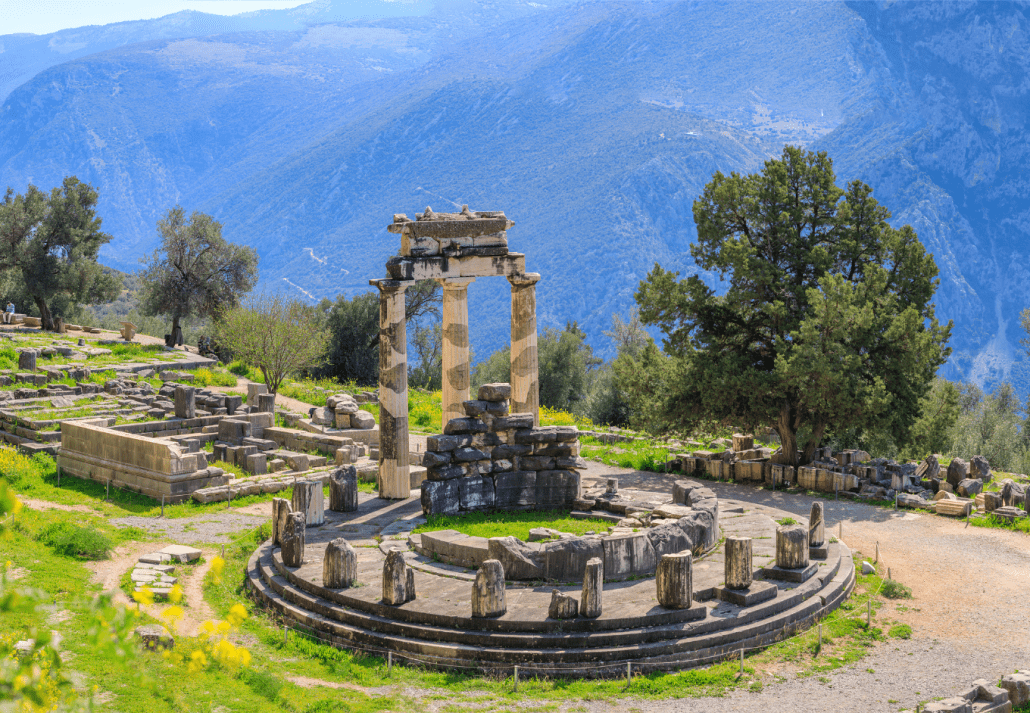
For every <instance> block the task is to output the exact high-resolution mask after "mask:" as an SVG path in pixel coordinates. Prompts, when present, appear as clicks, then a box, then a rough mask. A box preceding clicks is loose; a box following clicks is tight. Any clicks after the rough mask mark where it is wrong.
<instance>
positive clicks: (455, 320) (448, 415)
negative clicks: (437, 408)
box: [439, 277, 475, 432]
mask: <svg viewBox="0 0 1030 713" xmlns="http://www.w3.org/2000/svg"><path fill="white" fill-rule="evenodd" d="M473 281H475V278H474V277H460V278H456V279H447V280H439V283H440V284H441V285H442V286H443V353H442V361H443V396H442V399H441V406H442V408H443V423H442V424H441V426H440V429H441V432H442V430H443V427H444V426H446V425H447V422H448V421H450V420H451V419H452V418H462V417H464V415H465V409H463V408H462V405H461V404H462V402H463V401H468V400H469V380H470V373H469V294H468V287H469V285H470V284H472V282H473Z"/></svg>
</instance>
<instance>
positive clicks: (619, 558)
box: [602, 532, 656, 579]
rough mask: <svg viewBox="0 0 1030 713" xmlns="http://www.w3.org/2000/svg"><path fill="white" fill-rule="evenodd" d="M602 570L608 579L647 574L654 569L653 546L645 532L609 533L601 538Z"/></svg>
mask: <svg viewBox="0 0 1030 713" xmlns="http://www.w3.org/2000/svg"><path fill="white" fill-rule="evenodd" d="M602 549H603V552H604V571H605V574H606V575H607V576H608V578H609V579H615V578H620V577H627V576H629V575H634V574H636V575H647V574H651V573H652V572H654V571H655V565H656V559H655V551H654V547H653V546H652V545H651V540H650V539H649V538H648V536H647V533H644V532H633V533H628V534H625V535H611V536H609V537H605V538H604V539H603V540H602Z"/></svg>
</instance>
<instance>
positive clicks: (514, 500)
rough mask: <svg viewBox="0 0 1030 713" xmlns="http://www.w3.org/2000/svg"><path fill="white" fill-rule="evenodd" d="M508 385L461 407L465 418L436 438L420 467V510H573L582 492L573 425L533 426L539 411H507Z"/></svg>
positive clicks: (487, 388) (488, 389)
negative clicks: (422, 472)
mask: <svg viewBox="0 0 1030 713" xmlns="http://www.w3.org/2000/svg"><path fill="white" fill-rule="evenodd" d="M510 395H511V387H510V386H509V385H508V384H486V385H484V386H482V387H481V388H480V389H479V399H478V400H474V401H466V402H464V404H463V408H464V411H465V414H466V415H465V417H464V418H455V419H452V420H450V421H449V422H448V423H447V427H446V428H445V429H444V433H443V434H441V435H437V436H430V437H429V440H428V442H427V445H426V453H425V455H424V456H423V457H422V464H423V465H424V466H425V467H426V478H427V480H426V481H424V482H423V483H422V511H423V513H425V515H426V516H427V517H428V516H430V515H457V514H459V513H461V512H477V511H486V510H530V509H534V508H540V509H554V508H572V507H573V506H574V505H575V502H576V500H577V499H579V497H580V493H581V489H580V477H579V473H578V471H579V470H581V469H583V468H585V467H586V462H585V461H584V460H583V459H582V458H580V457H579V431H578V429H577V428H576V427H575V426H547V427H543V428H540V427H534V426H533V415H532V414H528V413H521V414H518V413H517V414H509V412H508V409H509V405H508V398H509V397H510Z"/></svg>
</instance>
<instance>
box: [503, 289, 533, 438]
mask: <svg viewBox="0 0 1030 713" xmlns="http://www.w3.org/2000/svg"><path fill="white" fill-rule="evenodd" d="M539 281H540V275H538V274H536V273H526V274H525V275H511V276H509V277H508V282H510V283H511V412H512V413H531V414H533V425H534V426H539V425H540V377H539V371H540V368H539V361H538V356H537V347H536V283H537V282H539Z"/></svg>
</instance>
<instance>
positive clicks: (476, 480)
mask: <svg viewBox="0 0 1030 713" xmlns="http://www.w3.org/2000/svg"><path fill="white" fill-rule="evenodd" d="M457 483H458V502H459V504H460V507H461V509H462V510H470V511H476V510H491V509H493V507H494V498H495V494H494V479H493V478H492V477H490V476H489V475H487V476H474V477H471V478H459V479H458V480H457Z"/></svg>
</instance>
